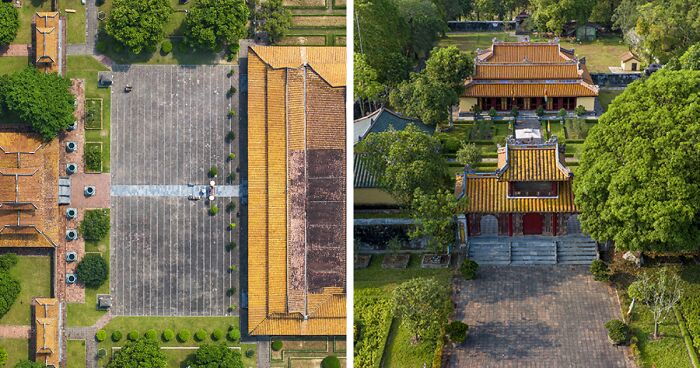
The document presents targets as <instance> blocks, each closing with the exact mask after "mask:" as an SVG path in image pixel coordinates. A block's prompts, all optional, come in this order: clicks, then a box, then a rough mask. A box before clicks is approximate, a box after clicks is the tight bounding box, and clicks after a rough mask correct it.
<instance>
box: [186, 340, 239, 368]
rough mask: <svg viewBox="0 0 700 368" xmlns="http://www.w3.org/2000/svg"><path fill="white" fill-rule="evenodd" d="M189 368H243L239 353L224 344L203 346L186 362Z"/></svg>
mask: <svg viewBox="0 0 700 368" xmlns="http://www.w3.org/2000/svg"><path fill="white" fill-rule="evenodd" d="M187 364H188V366H189V367H190V368H243V362H241V353H240V351H238V350H235V349H229V348H228V346H226V345H225V344H216V345H210V344H203V345H201V346H200V347H199V349H197V352H196V353H195V354H194V356H193V357H192V358H190V359H189V360H188V362H187Z"/></svg>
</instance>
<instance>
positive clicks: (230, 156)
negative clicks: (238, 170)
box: [228, 153, 236, 161]
mask: <svg viewBox="0 0 700 368" xmlns="http://www.w3.org/2000/svg"><path fill="white" fill-rule="evenodd" d="M235 158H236V154H235V153H229V154H228V160H229V161H233V160H234V159H235Z"/></svg>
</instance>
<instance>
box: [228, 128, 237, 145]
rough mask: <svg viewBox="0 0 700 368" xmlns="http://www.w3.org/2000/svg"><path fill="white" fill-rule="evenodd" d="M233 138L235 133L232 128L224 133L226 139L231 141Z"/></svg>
mask: <svg viewBox="0 0 700 368" xmlns="http://www.w3.org/2000/svg"><path fill="white" fill-rule="evenodd" d="M234 139H236V133H234V132H233V131H232V130H231V131H229V132H228V133H226V141H227V142H231V141H233V140H234Z"/></svg>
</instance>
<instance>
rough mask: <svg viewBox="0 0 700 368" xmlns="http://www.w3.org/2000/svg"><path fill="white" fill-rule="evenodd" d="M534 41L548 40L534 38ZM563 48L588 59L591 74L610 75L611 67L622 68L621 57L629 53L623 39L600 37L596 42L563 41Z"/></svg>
mask: <svg viewBox="0 0 700 368" xmlns="http://www.w3.org/2000/svg"><path fill="white" fill-rule="evenodd" d="M532 40H533V41H548V39H538V38H532ZM560 44H561V47H563V48H566V49H574V50H575V52H576V56H577V57H579V58H582V57H585V58H586V66H587V67H588V71H589V72H591V73H610V69H609V68H608V67H610V66H620V55H622V54H624V53H625V52H627V51H629V47H628V46H627V44H625V41H624V40H623V39H622V37H619V36H614V35H613V36H599V37H598V39H597V40H595V41H586V42H576V41H573V42H571V41H568V40H562V41H561V43H560Z"/></svg>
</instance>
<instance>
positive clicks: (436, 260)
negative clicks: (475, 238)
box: [420, 254, 452, 268]
mask: <svg viewBox="0 0 700 368" xmlns="http://www.w3.org/2000/svg"><path fill="white" fill-rule="evenodd" d="M451 258H452V256H451V255H449V254H424V255H423V258H422V259H421V262H420V266H421V267H422V268H448V267H450V259H451Z"/></svg>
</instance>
